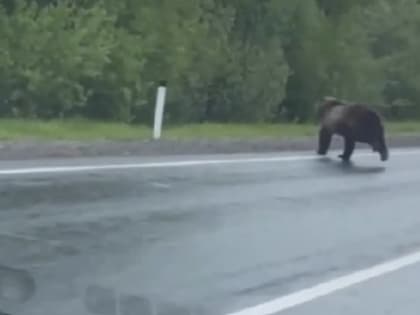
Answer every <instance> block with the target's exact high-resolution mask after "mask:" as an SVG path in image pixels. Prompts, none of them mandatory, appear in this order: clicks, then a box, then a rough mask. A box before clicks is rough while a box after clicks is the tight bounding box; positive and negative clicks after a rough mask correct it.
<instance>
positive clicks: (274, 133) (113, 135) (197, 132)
mask: <svg viewBox="0 0 420 315" xmlns="http://www.w3.org/2000/svg"><path fill="white" fill-rule="evenodd" d="M387 132H388V133H389V134H413V133H414V134H415V133H416V134H420V122H392V123H387ZM151 133H152V131H151V129H150V128H148V127H144V126H129V125H125V124H118V123H101V122H91V121H80V120H74V121H73V120H72V121H50V122H40V121H25V120H0V140H12V141H14V140H28V139H37V140H82V141H88V140H103V139H106V140H135V139H149V138H150V137H151ZM316 133H317V126H316V125H311V124H307V125H296V124H273V125H269V124H262V125H245V124H203V125H199V124H197V125H186V126H180V127H168V128H165V130H164V131H163V138H166V139H224V138H238V139H257V138H285V137H286V138H289V137H302V136H314V135H316Z"/></svg>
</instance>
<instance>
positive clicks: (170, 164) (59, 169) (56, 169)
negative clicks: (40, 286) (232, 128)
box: [0, 150, 420, 175]
mask: <svg viewBox="0 0 420 315" xmlns="http://www.w3.org/2000/svg"><path fill="white" fill-rule="evenodd" d="M412 154H415V155H420V150H400V151H395V152H393V153H392V155H412ZM354 156H355V157H357V156H359V157H362V156H373V155H372V153H358V154H354ZM331 157H334V156H333V155H331ZM319 158H320V157H319V156H317V155H297V156H276V157H267V156H265V157H255V158H232V159H214V160H186V161H167V162H144V163H131V164H130V163H127V164H103V165H81V166H51V167H27V168H15V169H0V175H29V174H46V173H74V172H85V171H107V170H108V171H110V170H127V169H150V168H174V167H191V166H203V165H223V164H246V163H273V162H295V161H304V160H316V159H319Z"/></svg>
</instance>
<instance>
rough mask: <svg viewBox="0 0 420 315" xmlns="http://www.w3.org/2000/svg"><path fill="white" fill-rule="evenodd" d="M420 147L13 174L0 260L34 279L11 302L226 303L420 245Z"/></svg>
mask: <svg viewBox="0 0 420 315" xmlns="http://www.w3.org/2000/svg"><path fill="white" fill-rule="evenodd" d="M418 158H419V156H416V155H407V156H404V155H400V156H395V157H392V158H391V160H390V161H389V163H385V164H384V163H381V162H379V161H378V158H377V156H375V155H372V157H360V158H358V159H357V158H356V159H355V162H354V164H352V165H351V164H350V165H343V164H341V163H339V162H338V161H336V160H335V159H333V160H331V159H328V158H325V159H313V160H301V161H299V160H296V161H282V162H278V163H262V162H258V163H248V164H247V163H244V164H229V165H217V164H215V165H201V166H199V167H177V168H153V169H138V170H135V169H131V170H116V171H112V172H100V171H97V172H83V173H66V174H60V173H56V174H32V175H30V174H28V175H24V176H2V177H1V178H0V195H1V198H0V227H1V229H0V251H1V253H5V254H3V255H1V257H0V266H5V267H4V268H10V267H13V268H17V269H18V270H24V271H27V272H29V274H30V275H31V277H33V280H34V281H35V283H33V284H32V286H31V285H27V286H23V287H20V288H21V289H20V291H19V290H18V291H17V292H18V293H15V294H20V295H22V299H26V297H27V299H29V300H27V301H26V300H25V301H23V300H22V301H20V300H16V299H15V300H13V299H9V300H7V299H4V298H2V296H1V292H2V291H1V285H2V283H1V281H0V309H1V310H2V311H4V312H9V313H10V314H22V315H38V314H52V313H54V314H57V315H67V314H80V315H83V314H110V315H114V314H124V315H125V314H127V315H128V314H130V315H131V314H142V315H148V314H153V315H155V314H171V315H178V314H183V315H184V314H191V315H193V314H197V315H201V314H203V315H206V314H225V313H227V312H231V311H234V310H239V309H242V308H244V307H247V306H251V305H255V304H258V303H261V302H264V301H266V300H269V299H272V298H274V297H278V296H281V295H283V294H287V293H290V292H293V291H295V290H300V289H302V288H305V287H308V286H310V285H313V284H316V283H319V282H322V281H325V280H326V279H330V278H334V277H336V276H338V275H342V274H345V273H348V272H351V271H353V270H356V269H359V268H363V267H366V266H369V265H372V264H375V263H378V262H380V261H382V260H386V259H390V258H392V257H395V256H398V255H402V254H404V253H406V252H410V251H413V250H416V249H418V248H419V247H420V215H419V213H418V204H419V203H420V196H419V194H418V187H419V184H420V168H419V167H418ZM94 162H95V160H91V162H90V164H93V163H94ZM0 168H1V165H0ZM0 276H1V270H0ZM0 278H1V277H0ZM0 280H1V279H0ZM27 283H29V282H27ZM8 287H9V286H8ZM31 288H32V289H33V291H34V292H33V296H32V295H31V294H32V293H30V292H31V290H32V289H31ZM19 292H20V293H19ZM30 295H31V297H29V296H30ZM291 314H292V313H291Z"/></svg>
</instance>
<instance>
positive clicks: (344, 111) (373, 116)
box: [317, 97, 389, 161]
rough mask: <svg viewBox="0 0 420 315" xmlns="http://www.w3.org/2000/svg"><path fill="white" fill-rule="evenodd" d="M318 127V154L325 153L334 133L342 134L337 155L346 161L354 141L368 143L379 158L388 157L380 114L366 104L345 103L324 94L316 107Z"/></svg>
mask: <svg viewBox="0 0 420 315" xmlns="http://www.w3.org/2000/svg"><path fill="white" fill-rule="evenodd" d="M319 116H320V117H319V118H320V130H319V139H318V141H319V142H318V152H317V153H318V154H319V155H326V154H327V152H328V149H329V147H330V143H331V138H332V136H333V135H339V136H342V137H343V138H344V152H343V154H341V155H339V157H340V158H341V159H342V160H343V161H349V160H350V158H351V155H352V154H353V151H354V148H355V145H356V142H360V143H366V144H369V145H370V146H371V148H372V150H373V151H374V152H378V153H379V155H380V158H381V161H386V160H388V158H389V153H388V148H387V145H386V142H385V131H384V126H383V123H382V118H381V117H380V116H379V114H378V113H377V112H376V111H374V110H373V109H370V108H368V106H367V105H365V104H357V103H347V102H343V101H340V100H338V99H336V98H333V97H326V98H324V102H323V103H322V104H321V106H320V108H319Z"/></svg>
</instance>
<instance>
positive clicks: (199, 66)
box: [0, 0, 420, 123]
mask: <svg viewBox="0 0 420 315" xmlns="http://www.w3.org/2000/svg"><path fill="white" fill-rule="evenodd" d="M0 3H1V5H0V96H1V98H0V115H1V116H3V117H34V118H58V117H59V118H61V117H64V118H65V117H75V116H77V117H80V116H82V117H89V118H97V119H107V120H120V121H127V122H150V121H151V116H152V114H153V107H154V97H155V90H156V85H157V84H158V82H159V81H160V80H166V81H167V82H168V86H169V94H168V102H167V115H166V119H168V120H170V121H171V122H176V123H183V122H203V121H218V122H226V121H230V122H232V121H236V122H262V121H279V120H288V121H307V120H310V119H311V118H312V117H313V108H314V103H315V102H317V101H318V100H319V99H320V98H321V97H323V96H324V95H334V96H337V97H340V98H345V99H349V100H354V101H362V102H370V103H372V104H376V105H377V106H378V107H379V108H381V109H382V110H383V113H385V114H386V115H388V116H390V117H392V118H396V119H397V118H398V119H399V118H407V117H410V118H413V117H416V116H417V117H418V118H420V71H419V70H420V59H419V58H418V56H417V55H418V51H420V50H419V48H420V41H419V40H417V36H416V35H417V33H418V31H419V30H420V4H419V3H418V1H417V0H398V1H395V0H369V1H365V0H119V1H115V0H102V1H100V0H97V1H93V0H89V1H87V0H73V1H71V0H60V1H52V0H38V1H33V0H0Z"/></svg>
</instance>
